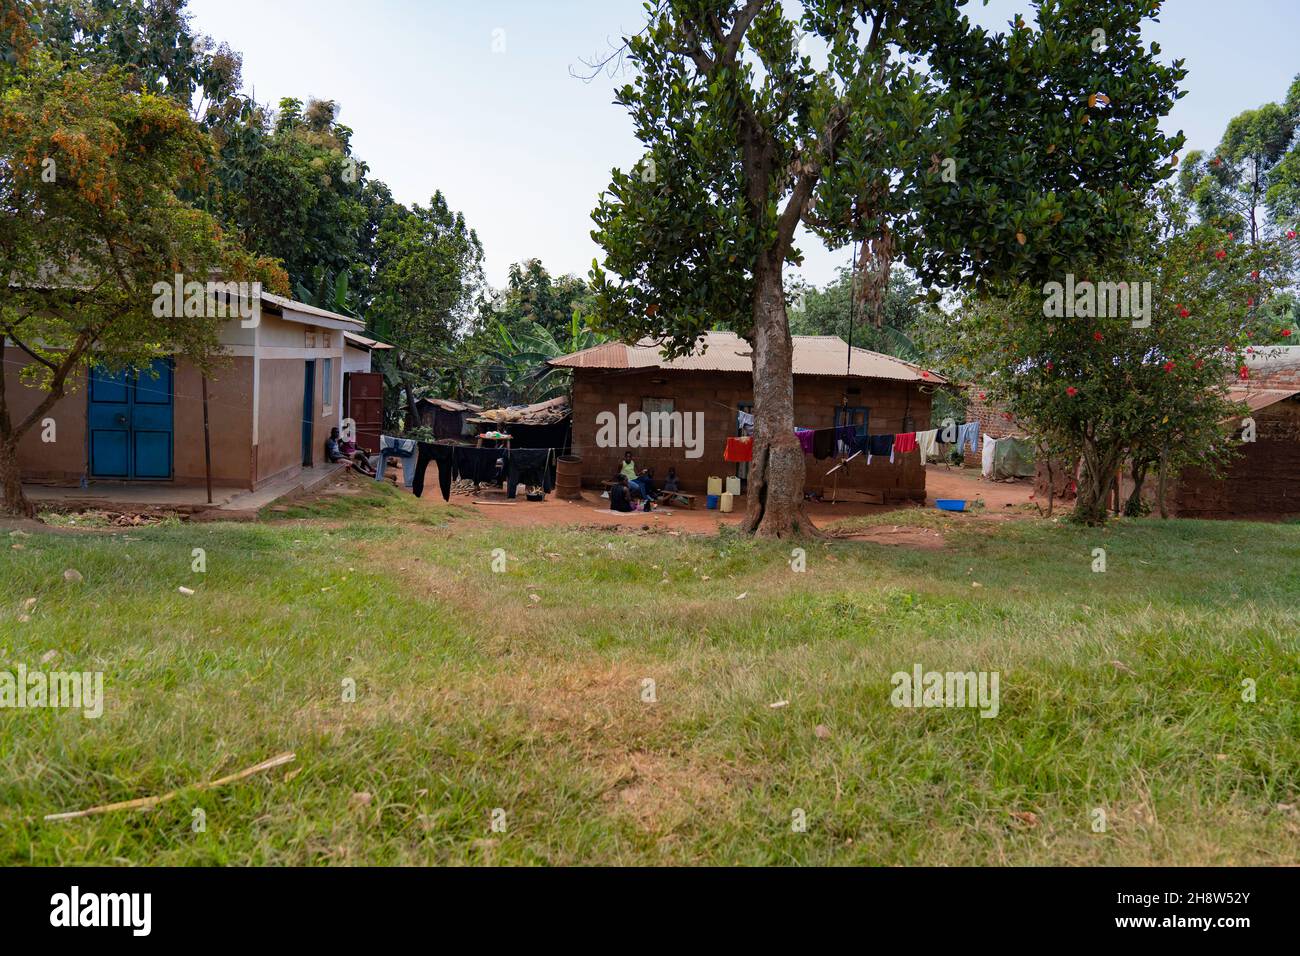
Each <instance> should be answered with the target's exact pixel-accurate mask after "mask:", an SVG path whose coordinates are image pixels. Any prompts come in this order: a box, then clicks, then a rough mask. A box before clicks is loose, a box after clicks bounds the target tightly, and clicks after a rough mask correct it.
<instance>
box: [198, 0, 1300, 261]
mask: <svg viewBox="0 0 1300 956" xmlns="http://www.w3.org/2000/svg"><path fill="white" fill-rule="evenodd" d="M1096 2H1098V3H1104V2H1106V0H1096ZM189 8H190V10H191V12H192V14H193V25H194V27H195V28H196V29H197V30H199V31H201V32H203V33H207V34H208V35H210V36H212V37H213V38H214V39H216V40H218V41H223V40H224V41H225V42H227V43H229V44H230V46H231V47H232V48H233V49H235V50H238V51H240V52H241V53H242V54H243V56H244V85H245V89H246V90H247V91H249V92H252V93H253V94H254V95H255V96H256V98H257V99H258V101H259V102H263V103H271V104H274V103H277V102H278V101H279V100H280V98H281V97H285V96H293V97H297V98H298V99H302V100H307V99H309V98H311V97H319V98H321V99H332V100H335V101H337V102H338V103H339V104H340V105H341V112H340V115H339V122H341V123H344V124H346V125H348V126H350V127H351V128H352V129H353V131H354V135H353V140H352V143H353V149H354V151H355V153H356V154H357V155H358V156H359V157H360V158H361V159H363V160H364V161H365V162H366V163H368V164H369V166H370V170H371V175H373V176H376V177H378V178H379V179H382V180H383V181H384V182H386V183H387V184H388V185H389V187H390V188H391V189H392V191H393V195H394V196H395V198H396V199H397V200H398V201H400V202H404V203H408V204H410V203H415V202H421V203H423V202H427V200H428V199H429V197H430V196H431V195H432V194H433V193H434V191H435V190H439V189H440V190H442V192H443V194H444V195H445V196H446V197H447V201H448V203H449V204H450V205H451V207H452V208H453V209H459V210H461V211H463V212H464V213H465V218H466V220H467V221H468V223H469V224H470V226H472V227H473V228H474V229H475V230H476V231H477V232H478V236H479V239H480V240H481V241H482V243H483V247H484V269H485V272H486V275H487V279H488V281H489V282H490V283H492V284H493V285H495V286H501V285H503V284H504V282H505V278H506V275H507V271H508V269H509V267H510V265H511V263H514V262H520V261H523V260H525V259H530V258H534V257H536V258H540V259H541V260H542V262H543V263H544V264H545V265H546V267H547V268H548V269H549V270H550V271H551V272H552V274H557V275H558V274H563V273H572V274H575V275H579V276H583V277H585V276H586V274H587V271H588V270H589V268H590V267H591V262H592V259H593V258H595V257H596V256H598V255H599V253H600V249H599V247H598V246H596V244H595V243H594V242H592V241H591V237H590V233H591V228H592V223H591V219H590V215H591V210H592V209H593V208H594V207H595V204H596V198H597V196H598V195H599V194H600V192H601V190H602V189H604V188H605V187H606V186H607V185H608V183H609V172H610V169H611V168H613V167H615V166H619V167H622V168H624V169H627V168H630V167H631V166H632V165H634V164H635V163H636V161H637V160H638V159H639V157H640V155H641V150H640V148H639V144H638V143H637V141H636V139H635V137H634V136H633V135H632V123H631V120H630V118H629V117H628V116H627V114H626V112H625V111H624V110H623V109H622V108H621V107H619V106H617V105H615V104H614V103H613V89H614V86H615V84H616V83H617V82H625V80H623V81H620V80H617V79H610V78H609V77H608V76H605V75H603V74H602V75H601V76H599V77H598V78H597V79H595V80H593V81H591V82H583V81H582V80H581V79H576V78H574V77H573V76H572V75H571V73H570V71H571V70H574V69H576V70H584V69H585V68H584V67H583V63H582V60H583V59H584V58H585V59H588V60H590V59H591V58H592V57H593V56H596V57H599V56H603V55H607V54H608V53H609V52H610V51H611V50H612V49H613V46H614V45H617V43H618V41H619V38H620V37H621V36H623V35H625V34H627V33H632V32H635V31H636V30H638V29H640V28H641V26H643V25H644V22H645V16H644V12H643V9H642V0H469V2H467V0H365V2H364V3H358V2H356V0H190V3H189ZM966 11H967V13H968V14H969V15H970V16H971V18H972V19H973V20H975V21H976V22H978V23H980V24H982V25H984V26H986V27H990V28H1003V27H1005V25H1006V23H1007V22H1008V21H1009V20H1011V19H1013V18H1014V17H1015V16H1016V14H1018V13H1019V14H1023V15H1024V16H1025V17H1026V19H1027V20H1030V21H1032V7H1031V4H1030V3H1029V2H1028V0H991V2H989V3H988V4H987V5H986V6H985V5H982V4H981V3H980V0H974V2H972V3H971V4H969V5H968V6H967V8H966ZM1160 21H1161V22H1159V23H1156V24H1151V25H1150V26H1149V28H1148V31H1147V36H1146V39H1147V40H1148V41H1154V42H1157V43H1159V44H1160V47H1161V54H1160V59H1161V60H1162V61H1164V62H1170V61H1172V60H1173V59H1174V58H1182V59H1184V60H1186V66H1187V68H1188V69H1189V71H1190V72H1189V74H1188V76H1187V79H1186V80H1185V81H1184V88H1185V89H1186V90H1187V91H1188V92H1187V95H1186V96H1185V97H1184V98H1183V99H1181V100H1179V102H1178V103H1177V105H1176V106H1175V107H1174V110H1173V112H1172V113H1171V114H1170V116H1169V117H1167V118H1166V121H1165V123H1164V124H1163V126H1164V128H1165V130H1166V131H1167V132H1176V131H1178V130H1180V129H1181V130H1182V131H1183V132H1184V133H1185V134H1186V135H1187V147H1186V148H1188V149H1207V150H1208V149H1213V148H1214V146H1215V145H1217V143H1218V142H1219V138H1220V136H1221V134H1222V132H1223V129H1224V127H1225V125H1226V124H1227V122H1228V120H1229V119H1231V118H1232V117H1233V116H1235V115H1236V114H1237V113H1240V112H1241V111H1242V110H1246V109H1253V108H1255V107H1257V106H1259V105H1261V104H1263V103H1267V102H1280V101H1281V100H1282V99H1283V98H1284V97H1285V96H1286V92H1287V89H1288V87H1289V86H1290V84H1291V81H1292V79H1293V78H1294V76H1295V74H1296V73H1298V72H1300V61H1297V59H1296V57H1295V55H1294V50H1295V39H1296V37H1297V36H1300V0H1236V2H1233V3H1225V2H1222V0H1165V2H1164V4H1163V12H1162V13H1161V15H1160ZM800 245H801V248H803V250H804V251H805V253H806V255H807V258H806V261H805V263H804V265H803V267H802V268H800V269H797V270H796V269H791V270H788V275H789V276H790V277H792V278H793V277H800V278H803V279H804V280H806V281H808V282H811V283H813V284H816V285H822V284H824V283H826V282H828V281H830V280H831V279H833V278H834V277H835V273H836V269H837V268H838V267H839V266H842V265H846V264H847V263H848V260H849V251H848V250H847V249H839V250H826V249H825V248H824V247H822V245H821V243H820V242H818V241H816V240H814V239H812V238H811V237H807V238H805V240H804V241H802V242H801V243H800Z"/></svg>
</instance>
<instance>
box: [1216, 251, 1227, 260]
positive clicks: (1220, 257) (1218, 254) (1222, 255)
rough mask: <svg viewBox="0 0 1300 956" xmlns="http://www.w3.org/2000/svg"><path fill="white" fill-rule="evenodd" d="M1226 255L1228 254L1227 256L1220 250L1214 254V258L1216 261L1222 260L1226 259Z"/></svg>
mask: <svg viewBox="0 0 1300 956" xmlns="http://www.w3.org/2000/svg"><path fill="white" fill-rule="evenodd" d="M1227 255H1228V254H1227V253H1226V252H1224V251H1223V250H1222V249H1220V250H1219V251H1218V252H1216V253H1215V254H1214V258H1216V259H1224V258H1226V257H1227Z"/></svg>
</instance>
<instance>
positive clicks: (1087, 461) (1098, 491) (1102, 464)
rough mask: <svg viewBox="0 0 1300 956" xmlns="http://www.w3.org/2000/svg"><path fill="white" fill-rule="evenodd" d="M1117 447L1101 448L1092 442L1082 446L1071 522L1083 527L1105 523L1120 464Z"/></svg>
mask: <svg viewBox="0 0 1300 956" xmlns="http://www.w3.org/2000/svg"><path fill="white" fill-rule="evenodd" d="M1119 457H1120V451H1119V449H1118V448H1112V449H1102V448H1099V447H1097V445H1096V443H1095V442H1094V441H1091V440H1089V441H1086V442H1084V446H1083V472H1082V474H1081V475H1080V477H1079V496H1078V498H1076V499H1075V502H1074V516H1073V517H1074V520H1075V521H1077V522H1079V523H1081V524H1086V525H1094V526H1100V525H1104V524H1105V523H1106V518H1107V505H1108V500H1107V499H1109V498H1110V494H1111V489H1112V488H1113V487H1114V484H1115V469H1116V468H1117V467H1118V464H1119Z"/></svg>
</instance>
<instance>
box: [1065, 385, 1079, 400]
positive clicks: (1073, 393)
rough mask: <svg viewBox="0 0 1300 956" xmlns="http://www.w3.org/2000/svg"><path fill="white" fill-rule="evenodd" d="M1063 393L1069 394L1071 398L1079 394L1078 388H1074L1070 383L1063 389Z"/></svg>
mask: <svg viewBox="0 0 1300 956" xmlns="http://www.w3.org/2000/svg"><path fill="white" fill-rule="evenodd" d="M1065 394H1066V395H1069V396H1070V397H1071V398H1074V396H1076V395H1078V394H1079V390H1078V389H1077V388H1075V387H1074V386H1073V385H1071V386H1070V387H1069V388H1067V389H1066V390H1065Z"/></svg>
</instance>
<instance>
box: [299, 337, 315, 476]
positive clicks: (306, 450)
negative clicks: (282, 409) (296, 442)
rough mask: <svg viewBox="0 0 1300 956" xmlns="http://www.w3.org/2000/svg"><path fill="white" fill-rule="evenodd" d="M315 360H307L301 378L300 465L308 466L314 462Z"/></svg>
mask: <svg viewBox="0 0 1300 956" xmlns="http://www.w3.org/2000/svg"><path fill="white" fill-rule="evenodd" d="M315 399H316V360H315V359H311V360H310V361H309V362H307V367H306V372H305V374H304V375H303V379H302V466H303V467H304V468H310V467H311V466H312V465H313V464H315V457H314V455H313V454H312V451H313V449H312V445H313V442H312V425H313V424H314V423H315V421H316V401H315Z"/></svg>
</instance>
